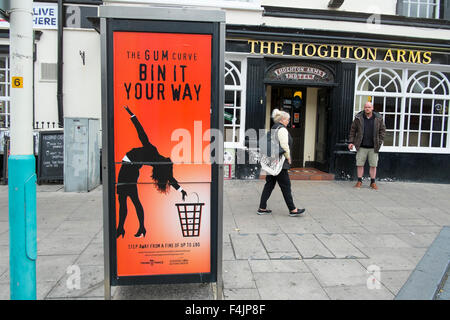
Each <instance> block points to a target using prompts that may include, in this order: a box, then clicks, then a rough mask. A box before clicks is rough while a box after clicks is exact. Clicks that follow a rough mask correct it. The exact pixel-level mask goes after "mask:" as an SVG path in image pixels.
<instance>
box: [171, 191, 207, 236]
mask: <svg viewBox="0 0 450 320" xmlns="http://www.w3.org/2000/svg"><path fill="white" fill-rule="evenodd" d="M193 193H194V194H195V195H196V196H197V202H195V203H194V202H192V203H176V204H175V205H176V206H177V209H178V216H179V218H180V226H181V232H182V233H183V237H198V236H200V223H201V220H202V208H203V206H204V205H205V204H204V203H200V202H199V197H198V194H197V193H196V192H193Z"/></svg>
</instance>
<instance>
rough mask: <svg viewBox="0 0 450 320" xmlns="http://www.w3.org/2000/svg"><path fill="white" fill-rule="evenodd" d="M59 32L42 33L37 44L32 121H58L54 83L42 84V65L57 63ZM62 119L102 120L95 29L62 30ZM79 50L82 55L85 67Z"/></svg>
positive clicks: (46, 31)
mask: <svg viewBox="0 0 450 320" xmlns="http://www.w3.org/2000/svg"><path fill="white" fill-rule="evenodd" d="M57 36H58V33H57V31H56V30H45V31H43V33H42V36H41V38H40V40H39V41H37V43H36V62H35V73H34V74H35V121H38V122H39V127H41V122H42V121H44V122H45V126H47V122H50V123H52V122H56V123H57V122H58V103H57V97H56V94H57V82H56V81H51V82H50V81H42V80H41V78H40V75H41V63H57V62H58V51H57V50H58V49H57V43H58V38H57ZM63 42H64V50H63V60H64V65H63V76H64V83H63V104H64V117H83V118H98V119H100V117H101V73H100V72H101V71H100V35H99V34H98V33H97V32H95V31H94V30H82V29H64V40H63ZM80 51H84V52H85V63H86V64H85V65H83V63H82V59H81V56H80V53H79V52H80Z"/></svg>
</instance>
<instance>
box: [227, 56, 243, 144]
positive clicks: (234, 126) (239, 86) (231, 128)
mask: <svg viewBox="0 0 450 320" xmlns="http://www.w3.org/2000/svg"><path fill="white" fill-rule="evenodd" d="M245 73H246V60H245V58H244V59H242V58H235V59H227V60H225V105H224V130H225V136H224V140H225V147H226V148H235V147H242V146H243V139H244V129H245V84H246V82H245V78H244V77H245Z"/></svg>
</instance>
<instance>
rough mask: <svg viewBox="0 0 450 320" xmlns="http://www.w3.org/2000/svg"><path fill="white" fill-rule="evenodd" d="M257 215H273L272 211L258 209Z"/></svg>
mask: <svg viewBox="0 0 450 320" xmlns="http://www.w3.org/2000/svg"><path fill="white" fill-rule="evenodd" d="M256 213H257V214H259V215H260V216H262V215H265V214H271V213H272V210H268V209H264V210H262V209H258V211H256Z"/></svg>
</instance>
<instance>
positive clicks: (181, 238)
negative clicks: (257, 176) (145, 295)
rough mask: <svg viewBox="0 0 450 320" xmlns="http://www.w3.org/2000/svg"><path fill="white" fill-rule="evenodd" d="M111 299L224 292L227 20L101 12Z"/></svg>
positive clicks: (203, 13)
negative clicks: (126, 289) (170, 286)
mask: <svg viewBox="0 0 450 320" xmlns="http://www.w3.org/2000/svg"><path fill="white" fill-rule="evenodd" d="M99 17H100V30H101V41H102V43H101V45H102V90H103V91H102V106H103V107H102V109H103V110H102V112H103V113H102V132H103V154H104V157H103V161H102V162H103V163H102V170H103V193H104V195H103V199H104V200H103V201H104V203H103V206H104V250H105V298H106V299H109V298H110V297H111V293H110V292H111V291H110V289H111V286H120V285H142V284H167V283H205V282H211V283H215V284H216V288H217V292H216V293H217V297H218V298H220V297H221V294H222V291H221V289H222V283H221V273H222V270H221V260H222V189H223V138H222V135H221V133H222V132H223V111H222V110H223V87H224V86H223V70H224V66H223V61H224V44H225V40H224V34H225V31H224V30H225V27H224V26H225V14H224V13H223V12H221V11H211V10H198V9H185V8H170V9H167V8H149V7H142V8H140V7H126V6H101V7H100V8H99Z"/></svg>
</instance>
